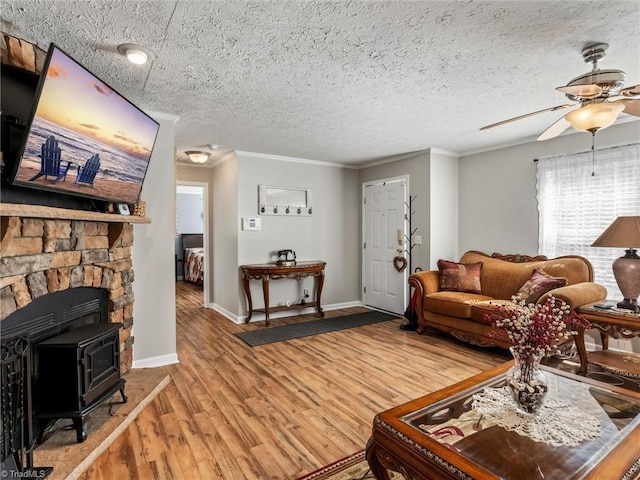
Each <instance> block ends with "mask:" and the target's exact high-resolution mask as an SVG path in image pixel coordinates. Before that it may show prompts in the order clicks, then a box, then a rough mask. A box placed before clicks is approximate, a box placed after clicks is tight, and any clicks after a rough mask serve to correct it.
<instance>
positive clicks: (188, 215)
mask: <svg viewBox="0 0 640 480" xmlns="http://www.w3.org/2000/svg"><path fill="white" fill-rule="evenodd" d="M198 190H199V191H198V192H189V193H182V192H178V194H177V195H176V203H177V204H176V208H177V212H176V215H177V221H178V233H203V232H204V229H203V225H204V212H203V208H202V202H203V198H202V197H203V194H202V188H198Z"/></svg>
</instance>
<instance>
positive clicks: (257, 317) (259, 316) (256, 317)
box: [214, 301, 363, 323]
mask: <svg viewBox="0 0 640 480" xmlns="http://www.w3.org/2000/svg"><path fill="white" fill-rule="evenodd" d="M362 306H363V304H362V302H360V301H354V302H344V303H332V304H329V305H323V306H322V310H323V311H325V312H328V311H331V310H339V309H341V308H353V307H362ZM214 308H215V307H214ZM316 312H317V310H316V307H306V308H299V309H291V310H284V311H281V312H273V313H270V314H269V318H270V319H274V318H286V317H295V316H296V315H306V314H309V313H316ZM220 313H222V312H220ZM223 315H224V314H223ZM225 316H226V317H227V318H229V319H231V317H230V316H228V315H225ZM235 318H236V320H233V319H231V320H233V321H234V322H235V323H244V322H245V321H246V319H247V315H238V316H235ZM253 322H264V313H262V312H259V313H254V314H253V315H252V317H251V322H250V323H253Z"/></svg>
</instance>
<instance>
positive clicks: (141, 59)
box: [118, 43, 149, 65]
mask: <svg viewBox="0 0 640 480" xmlns="http://www.w3.org/2000/svg"><path fill="white" fill-rule="evenodd" d="M118 52H120V53H121V54H122V55H124V56H125V57H127V59H128V60H129V61H130V62H131V63H135V64H136V65H144V64H145V63H147V60H149V53H148V52H147V51H146V50H145V49H144V48H142V47H141V46H140V45H134V44H133V43H123V44H122V45H118Z"/></svg>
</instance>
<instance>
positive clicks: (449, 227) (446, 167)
mask: <svg viewBox="0 0 640 480" xmlns="http://www.w3.org/2000/svg"><path fill="white" fill-rule="evenodd" d="M430 157H431V158H430V160H429V167H430V168H429V170H430V176H429V197H430V202H429V203H430V205H431V217H430V225H429V237H430V240H429V245H430V252H429V268H430V270H437V269H438V260H439V259H441V258H443V259H446V260H458V258H459V255H458V157H455V156H451V155H447V154H443V153H439V152H437V151H435V150H432V151H431V156H430Z"/></svg>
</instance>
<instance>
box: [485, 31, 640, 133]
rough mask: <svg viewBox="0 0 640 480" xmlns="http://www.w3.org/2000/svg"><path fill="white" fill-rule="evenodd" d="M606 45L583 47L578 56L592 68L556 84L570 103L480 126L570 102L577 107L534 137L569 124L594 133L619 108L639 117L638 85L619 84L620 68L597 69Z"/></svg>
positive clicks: (621, 79) (609, 121) (559, 130)
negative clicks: (569, 79) (561, 83)
mask: <svg viewBox="0 0 640 480" xmlns="http://www.w3.org/2000/svg"><path fill="white" fill-rule="evenodd" d="M608 48H609V45H608V44H606V43H597V44H594V45H589V46H588V47H586V48H584V49H583V50H582V58H584V61H585V62H586V63H590V64H591V65H592V70H591V71H590V72H588V73H585V74H583V75H580V76H578V77H576V78H574V79H573V80H571V81H570V82H569V83H568V84H567V85H565V86H564V87H557V88H556V90H558V91H559V92H562V93H564V94H565V95H566V96H567V98H569V100H571V101H572V102H574V103H567V104H563V105H557V106H555V107H551V108H545V109H542V110H538V111H536V112H531V113H527V114H525V115H520V116H517V117H514V118H510V119H508V120H503V121H501V122H497V123H493V124H491V125H486V126H484V127H482V128H481V129H480V130H487V129H489V128H493V127H497V126H500V125H504V124H506V123H511V122H514V121H516V120H521V119H523V118H527V117H531V116H533V115H537V114H539V113H545V112H555V111H557V110H562V109H563V108H568V107H573V106H577V108H574V109H573V110H571V111H570V112H569V113H567V114H566V115H565V116H564V117H561V118H560V119H558V120H557V121H555V122H554V123H553V124H551V126H550V127H549V128H547V129H546V130H545V131H544V132H542V134H541V135H540V136H539V137H538V138H537V140H548V139H550V138H554V137H557V136H558V135H560V134H561V133H562V132H564V131H565V130H566V129H567V128H569V127H573V128H575V129H576V130H580V131H585V132H590V133H591V134H592V135H595V133H596V132H597V131H598V130H600V129H603V128H607V127H608V126H610V125H612V124H613V123H614V122H615V121H616V120H617V118H618V114H619V113H620V112H622V111H624V113H627V114H629V115H634V116H636V117H640V85H633V86H632V87H627V88H622V87H623V86H624V80H625V73H624V72H623V71H622V70H613V69H608V70H600V69H599V68H598V62H599V61H600V60H602V59H603V58H604V56H605V55H606V53H607V50H608Z"/></svg>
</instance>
